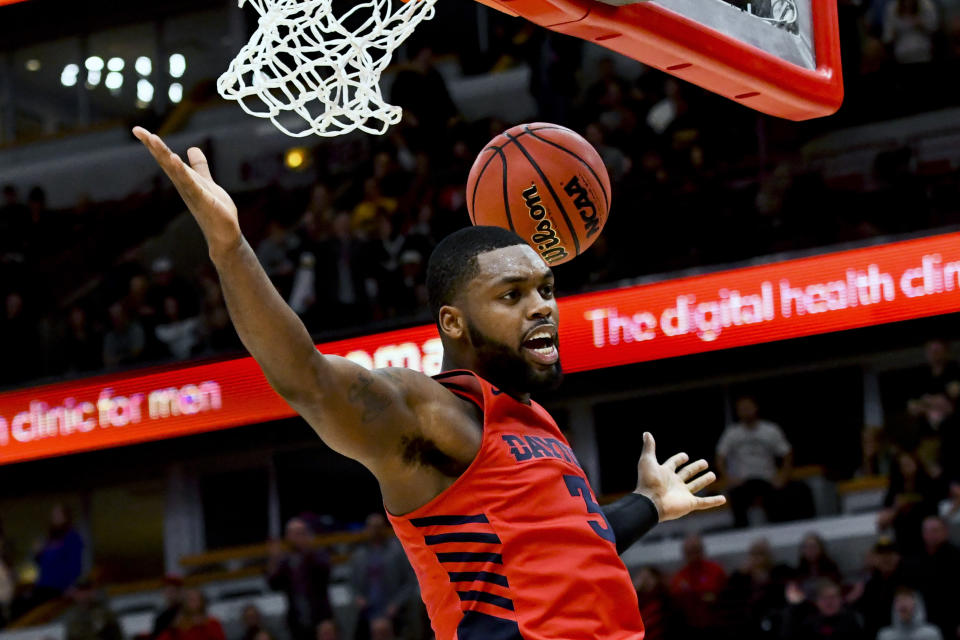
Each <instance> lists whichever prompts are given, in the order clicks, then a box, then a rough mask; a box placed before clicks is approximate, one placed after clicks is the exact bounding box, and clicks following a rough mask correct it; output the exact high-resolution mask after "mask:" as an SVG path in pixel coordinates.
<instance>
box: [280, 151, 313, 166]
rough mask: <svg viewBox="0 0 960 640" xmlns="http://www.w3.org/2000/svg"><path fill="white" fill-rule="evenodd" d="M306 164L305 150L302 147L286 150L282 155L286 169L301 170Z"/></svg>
mask: <svg viewBox="0 0 960 640" xmlns="http://www.w3.org/2000/svg"><path fill="white" fill-rule="evenodd" d="M306 162H307V150H306V149H304V148H303V147H293V148H292V149H287V151H286V152H285V153H284V154H283V163H284V164H285V165H287V168H288V169H293V170H297V169H303V168H304V165H305V164H306Z"/></svg>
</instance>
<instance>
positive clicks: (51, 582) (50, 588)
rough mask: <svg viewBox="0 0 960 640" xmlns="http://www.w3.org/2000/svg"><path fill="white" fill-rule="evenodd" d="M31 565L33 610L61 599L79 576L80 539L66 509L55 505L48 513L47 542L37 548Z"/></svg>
mask: <svg viewBox="0 0 960 640" xmlns="http://www.w3.org/2000/svg"><path fill="white" fill-rule="evenodd" d="M34 561H35V562H36V563H37V567H38V568H39V575H38V576H37V583H36V585H35V587H34V598H33V603H32V604H33V606H37V605H39V604H42V603H43V602H45V601H47V600H50V599H52V598H56V597H59V596H62V595H63V594H64V593H65V592H66V591H67V589H69V588H70V587H71V586H73V583H74V582H76V581H77V579H78V578H79V577H80V574H81V573H83V538H81V537H80V534H79V533H77V530H76V529H74V528H73V518H72V517H71V515H70V510H69V509H68V508H67V506H66V505H63V504H55V505H54V506H53V508H52V509H51V511H50V528H49V530H48V532H47V539H46V540H45V541H44V542H42V543H40V544H39V545H38V549H37V553H36V555H35V556H34Z"/></svg>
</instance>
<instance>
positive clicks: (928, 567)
mask: <svg viewBox="0 0 960 640" xmlns="http://www.w3.org/2000/svg"><path fill="white" fill-rule="evenodd" d="M922 537H923V550H922V551H921V552H920V553H918V554H915V555H912V556H908V557H907V558H906V559H905V560H904V565H905V570H906V573H907V580H908V583H909V584H910V585H911V586H913V587H916V588H917V589H919V590H920V592H921V593H922V594H923V599H924V602H925V603H926V607H927V619H928V620H929V621H930V622H931V623H933V624H935V625H937V626H938V627H940V630H941V631H942V632H943V637H944V638H950V640H954V638H958V637H960V605H958V603H960V585H958V582H957V576H960V549H958V548H957V546H956V545H954V544H951V543H950V530H949V528H948V527H947V523H946V521H944V519H943V518H940V517H939V516H930V517H928V518H926V519H925V520H924V521H923V527H922Z"/></svg>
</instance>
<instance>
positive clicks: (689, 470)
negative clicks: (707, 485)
mask: <svg viewBox="0 0 960 640" xmlns="http://www.w3.org/2000/svg"><path fill="white" fill-rule="evenodd" d="M709 466H710V465H709V464H707V461H706V460H702V459H701V460H697V461H696V462H691V463H690V464H688V465H687V466H685V467H683V468H681V469H678V470H677V475H678V476H680V479H681V480H683V481H684V482H686V481H687V480H689V479H690V478H693V477H696V476H698V475H700V474H701V473H703V472H704V471H706V470H707V467H709Z"/></svg>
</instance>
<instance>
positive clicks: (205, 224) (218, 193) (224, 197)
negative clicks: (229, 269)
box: [133, 127, 242, 256]
mask: <svg viewBox="0 0 960 640" xmlns="http://www.w3.org/2000/svg"><path fill="white" fill-rule="evenodd" d="M133 135H134V136H136V138H137V140H139V141H140V142H142V143H143V144H144V146H145V147H146V148H147V149H148V150H149V151H150V153H151V154H152V155H153V157H154V159H155V160H156V161H157V164H159V165H160V168H161V169H163V172H164V173H166V174H167V176H168V177H169V178H170V180H171V181H172V182H173V186H175V187H176V188H177V193H179V194H180V197H181V198H183V201H184V203H185V204H186V205H187V208H188V209H190V213H192V214H193V217H194V218H196V220H197V223H198V224H199V225H200V229H201V230H202V231H203V235H204V237H205V238H206V239H207V246H208V247H209V249H210V254H211V256H213V255H215V254H217V253H221V252H224V251H228V250H231V249H234V248H236V247H237V246H239V245H240V243H241V241H242V235H241V233H240V223H239V221H238V219H237V206H236V205H235V204H234V203H233V200H232V199H231V198H230V196H229V195H228V194H227V192H226V191H224V190H223V189H222V188H221V187H220V186H219V185H218V184H217V183H216V182H214V181H213V178H212V177H211V176H210V166H209V165H208V164H207V159H206V157H204V155H203V152H202V151H200V149H197V148H196V147H191V148H189V149H187V159H188V160H189V161H190V164H189V166H188V165H187V164H186V163H185V162H184V161H183V160H181V159H180V156H178V155H177V154H175V153H174V152H172V151H170V149H169V147H167V145H166V144H164V142H163V140H161V139H160V136H158V135H156V134H154V133H150V132H149V131H147V130H146V129H144V128H143V127H134V128H133Z"/></svg>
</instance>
